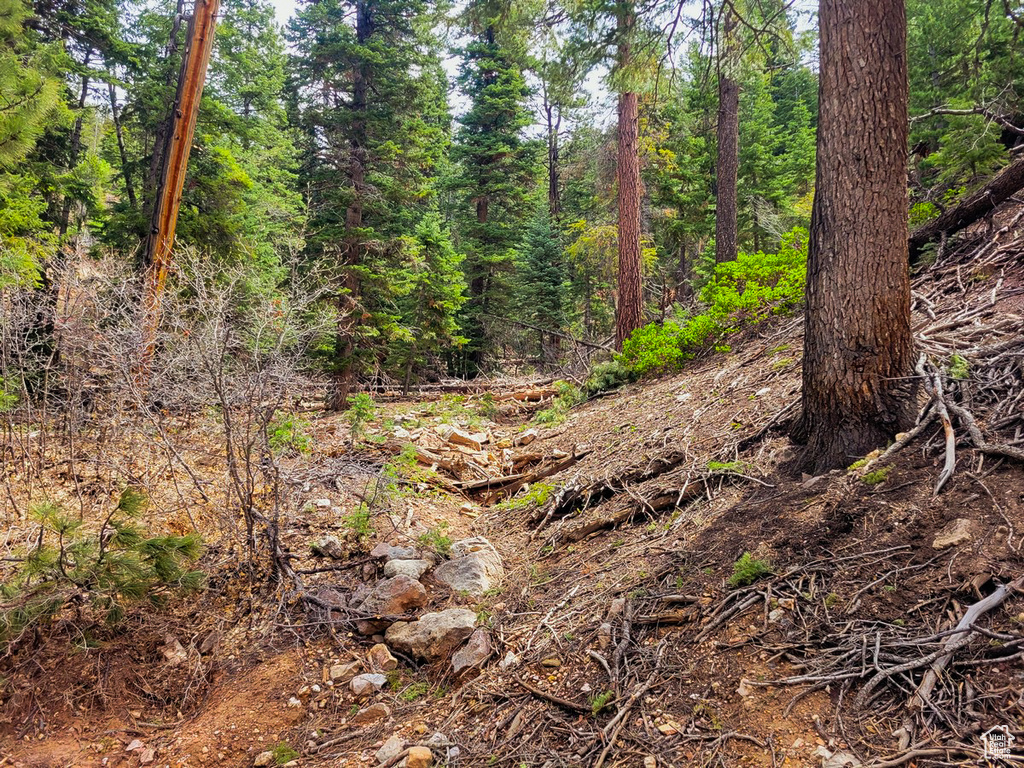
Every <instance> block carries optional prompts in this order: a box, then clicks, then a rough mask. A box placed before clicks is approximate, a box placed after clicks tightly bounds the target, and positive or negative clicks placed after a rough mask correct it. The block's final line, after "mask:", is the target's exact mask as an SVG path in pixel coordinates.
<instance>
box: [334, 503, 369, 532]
mask: <svg viewBox="0 0 1024 768" xmlns="http://www.w3.org/2000/svg"><path fill="white" fill-rule="evenodd" d="M370 516H371V514H370V508H369V507H368V506H366V504H362V503H360V504H359V505H357V506H356V508H355V509H354V510H352V512H350V513H349V514H347V515H345V517H343V518H342V519H341V521H342V523H343V524H344V526H345V527H346V528H347V529H348V532H349V534H351V536H352V537H353V538H355V540H356V541H360V542H361V541H365V540H366V539H368V538H370V537H371V536H372V535H373V525H372V524H371V523H370Z"/></svg>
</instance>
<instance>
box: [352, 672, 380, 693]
mask: <svg viewBox="0 0 1024 768" xmlns="http://www.w3.org/2000/svg"><path fill="white" fill-rule="evenodd" d="M387 682H388V679H387V678H386V677H385V676H384V675H379V674H376V673H367V674H364V675H356V676H355V677H353V678H352V681H351V682H350V683H349V684H348V685H349V688H351V689H352V693H354V694H355V695H356V696H365V695H367V694H370V693H373V692H374V691H379V690H380V689H381V688H383V687H384V686H385V685H386V684H387Z"/></svg>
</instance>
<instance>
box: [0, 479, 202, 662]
mask: <svg viewBox="0 0 1024 768" xmlns="http://www.w3.org/2000/svg"><path fill="white" fill-rule="evenodd" d="M146 504H147V498H146V495H145V494H144V493H143V492H142V491H140V490H138V489H135V488H130V487H129V488H126V489H125V490H124V491H123V492H122V493H121V496H120V498H119V499H118V501H117V504H116V505H115V506H114V508H113V509H112V510H111V511H110V513H109V514H108V515H107V517H106V519H105V520H104V521H103V523H102V525H101V526H100V527H99V529H98V530H96V531H89V530H88V529H87V527H86V526H85V525H84V524H83V522H82V520H81V519H80V518H76V517H72V516H70V515H68V514H67V513H66V512H65V511H64V510H63V509H61V507H60V506H58V505H57V504H54V503H52V502H43V503H40V504H37V505H35V506H34V507H33V508H32V510H31V516H32V518H33V520H34V521H35V522H37V523H38V524H39V528H40V530H39V535H38V537H37V539H36V542H35V545H34V546H32V547H31V548H30V549H29V550H28V551H27V552H26V553H25V554H24V559H23V560H22V561H21V563H20V565H19V567H18V568H17V570H16V571H15V572H14V574H13V575H12V576H11V578H9V579H8V580H7V581H5V582H4V583H3V584H2V585H0V595H2V596H3V598H4V607H3V608H2V609H0V646H4V647H6V646H8V645H9V644H10V643H13V642H16V641H17V640H18V639H19V638H21V637H23V636H24V634H25V632H27V631H29V630H31V629H34V628H36V627H39V626H40V625H43V624H45V623H47V622H49V621H51V620H53V619H54V618H56V617H57V616H58V615H59V614H60V613H61V612H62V611H63V610H65V609H70V608H74V609H75V610H76V611H77V613H78V616H79V619H80V620H83V626H82V629H85V628H87V626H88V624H90V623H92V622H93V621H102V622H105V623H106V624H108V625H114V624H117V623H118V622H120V621H121V619H122V618H123V617H124V615H125V610H126V609H127V608H128V606H130V605H131V604H132V603H134V602H138V601H141V600H149V601H150V602H153V603H159V602H161V601H162V600H163V599H164V598H165V596H166V595H168V594H169V593H170V592H172V591H175V590H185V591H188V590H196V589H199V588H200V587H201V586H202V585H203V580H204V576H203V574H202V573H201V572H200V571H192V570H189V569H188V565H189V564H190V563H192V562H194V561H195V560H197V559H198V558H199V555H200V553H201V547H200V539H199V536H198V535H197V534H187V535H185V536H150V535H149V534H148V532H147V531H146V528H145V527H144V526H143V524H142V523H141V518H142V515H143V513H144V511H145V509H146ZM83 610H87V611H89V612H90V615H89V617H88V619H86V618H85V617H83V616H82V612H83Z"/></svg>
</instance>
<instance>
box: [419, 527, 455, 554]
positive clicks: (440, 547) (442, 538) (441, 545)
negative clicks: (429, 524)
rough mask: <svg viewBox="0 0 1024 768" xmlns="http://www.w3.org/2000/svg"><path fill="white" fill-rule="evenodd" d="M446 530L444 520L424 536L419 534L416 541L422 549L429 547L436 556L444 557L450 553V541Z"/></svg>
mask: <svg viewBox="0 0 1024 768" xmlns="http://www.w3.org/2000/svg"><path fill="white" fill-rule="evenodd" d="M447 530H448V523H447V522H446V521H444V520H442V521H441V522H439V523H438V524H437V527H436V528H431V529H430V530H429V531H427V532H426V533H424V534H421V535H420V537H419V538H418V539H417V541H418V542H419V543H420V544H421V545H423V546H424V547H430V548H431V549H433V550H434V551H435V552H437V554H439V555H443V556H445V557H447V556H448V554H449V553H450V552H451V551H452V540H451V537H450V536H448V535H447V534H446V533H445V531H447Z"/></svg>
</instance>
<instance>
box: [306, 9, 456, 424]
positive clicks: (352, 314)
mask: <svg viewBox="0 0 1024 768" xmlns="http://www.w3.org/2000/svg"><path fill="white" fill-rule="evenodd" d="M428 10H429V9H428V6H427V4H426V3H424V2H418V1H417V0H356V1H355V2H348V1H347V0H315V1H314V2H311V3H309V4H307V5H306V6H305V7H304V8H302V9H301V10H300V11H299V13H298V15H297V16H296V18H295V19H293V20H292V23H291V26H290V31H289V38H290V40H291V42H292V44H293V45H294V47H295V53H294V55H293V56H292V57H291V80H292V85H291V87H292V88H293V89H294V93H295V97H294V104H293V107H292V111H293V114H294V116H295V119H296V121H297V124H298V127H299V128H300V130H301V131H302V133H303V135H304V143H305V146H304V150H305V155H306V156H305V162H304V163H303V165H302V167H301V169H300V176H301V180H302V186H303V188H304V190H305V193H306V202H307V206H308V209H309V215H310V223H309V230H310V234H309V237H308V238H307V246H306V253H307V257H308V258H310V259H311V260H313V261H315V262H319V263H321V264H323V265H326V266H330V267H332V268H333V270H334V274H335V280H336V285H337V287H338V294H337V296H338V300H337V309H336V311H337V318H338V319H337V333H336V340H335V350H334V363H333V367H334V378H335V386H334V392H333V395H332V405H333V407H335V408H338V409H341V408H345V407H347V401H348V394H349V392H350V391H351V390H352V388H353V387H354V386H355V383H356V379H357V376H358V375H360V374H361V373H363V372H364V371H366V370H369V369H370V368H371V367H373V366H376V365H378V364H379V362H380V361H381V360H383V359H384V358H385V357H386V355H387V352H386V349H385V348H384V344H385V343H386V342H387V341H388V340H389V339H390V338H391V337H392V336H394V335H395V334H396V333H398V332H399V320H400V314H399V313H398V312H397V308H396V303H395V302H396V291H395V286H396V285H398V284H399V283H400V282H401V277H402V274H401V270H402V264H401V259H402V256H403V254H404V253H405V249H404V245H403V243H404V241H403V240H402V237H403V236H404V235H407V234H408V232H409V231H410V230H411V229H412V228H413V227H414V226H415V224H416V222H417V221H419V220H420V219H421V218H422V216H423V214H424V213H425V212H426V211H427V210H428V209H429V206H430V203H431V197H432V194H433V177H434V174H435V173H436V168H437V164H438V162H439V160H440V157H441V154H442V153H443V151H444V149H445V148H446V146H447V141H446V136H447V125H446V122H447V120H446V114H445V113H446V108H445V107H443V106H441V105H443V103H444V102H443V90H441V89H440V88H439V82H438V69H437V64H436V58H433V57H431V56H429V55H428V54H426V53H425V52H424V51H427V50H429V49H430V47H431V46H430V40H429V38H427V37H425V36H426V34H427V33H425V32H424V31H423V30H424V29H429V26H430V24H429V21H428V19H427V18H425V16H426V14H427V11H428ZM352 19H354V20H355V23H354V24H353V23H351V20H352ZM439 102H440V104H439Z"/></svg>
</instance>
